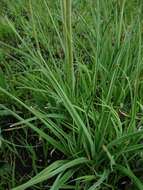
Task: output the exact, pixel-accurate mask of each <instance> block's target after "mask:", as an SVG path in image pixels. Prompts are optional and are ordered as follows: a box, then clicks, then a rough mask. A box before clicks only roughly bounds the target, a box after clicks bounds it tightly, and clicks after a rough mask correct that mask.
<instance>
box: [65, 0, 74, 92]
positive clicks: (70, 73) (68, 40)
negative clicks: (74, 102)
mask: <svg viewBox="0 0 143 190" xmlns="http://www.w3.org/2000/svg"><path fill="white" fill-rule="evenodd" d="M71 14H72V0H63V20H64V37H65V60H66V64H65V65H66V66H65V69H66V79H67V82H68V85H69V87H70V88H71V90H72V92H73V91H74V66H73V47H72V46H73V45H72V23H71Z"/></svg>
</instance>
